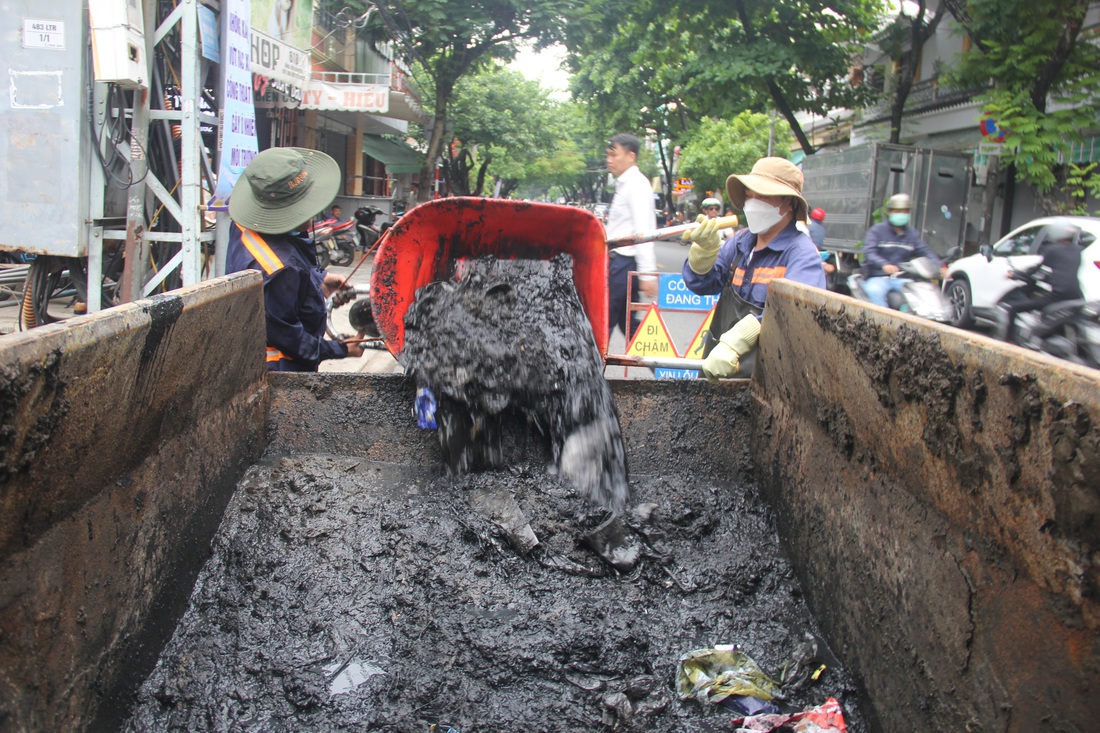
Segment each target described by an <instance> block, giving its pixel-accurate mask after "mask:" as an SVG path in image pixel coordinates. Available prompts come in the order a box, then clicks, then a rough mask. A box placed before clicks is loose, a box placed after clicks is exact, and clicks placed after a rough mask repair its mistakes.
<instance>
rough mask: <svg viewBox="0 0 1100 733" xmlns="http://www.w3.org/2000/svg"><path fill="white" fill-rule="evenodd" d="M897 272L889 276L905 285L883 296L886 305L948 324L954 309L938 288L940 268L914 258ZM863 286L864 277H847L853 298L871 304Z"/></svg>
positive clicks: (923, 259)
mask: <svg viewBox="0 0 1100 733" xmlns="http://www.w3.org/2000/svg"><path fill="white" fill-rule="evenodd" d="M957 251H958V248H957V247H956V248H953V249H952V250H951V252H949V253H948V261H949V260H950V259H951V258H952V257H953V256H954V255H955V254H957ZM898 269H899V272H896V273H894V274H893V275H890V276H889V277H891V278H895V279H901V280H904V281H905V284H904V285H903V286H902V289H901V292H897V291H893V290H892V291H890V292H889V293H887V294H886V302H887V303H888V304H889V306H890V307H891V308H893V309H894V310H898V311H902V312H906V313H912V314H913V315H915V316H920V317H921V318H927V319H929V320H932V321H936V322H938V323H950V322H951V319H952V317H953V316H954V309H953V308H952V307H951V303H950V301H948V300H947V298H946V297H944V294H943V290H942V289H941V287H940V282H939V280H940V268H939V266H938V265H937V264H936V262H935V261H934V260H932V259H931V258H928V257H916V258H914V259H912V260H908V261H907V262H902V263H901V264H899V265H898ZM863 285H864V279H863V275H862V274H860V273H859V272H855V273H853V274H851V275H849V276H848V289H849V290H851V291H852V297H853V298H858V299H859V300H866V301H868V302H870V300H871V299H870V298H869V297H868V296H867V292H866V291H865V290H864V289H863Z"/></svg>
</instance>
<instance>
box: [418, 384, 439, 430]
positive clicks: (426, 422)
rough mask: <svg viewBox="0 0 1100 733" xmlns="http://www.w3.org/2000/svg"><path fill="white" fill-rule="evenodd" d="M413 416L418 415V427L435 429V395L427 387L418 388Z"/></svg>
mask: <svg viewBox="0 0 1100 733" xmlns="http://www.w3.org/2000/svg"><path fill="white" fill-rule="evenodd" d="M413 416H414V417H416V427H418V428H420V429H421V430H435V395H434V394H432V391H431V390H430V389H428V388H427V387H420V388H418V389H417V390H416V399H415V400H414V402H413Z"/></svg>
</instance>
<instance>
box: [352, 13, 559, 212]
mask: <svg viewBox="0 0 1100 733" xmlns="http://www.w3.org/2000/svg"><path fill="white" fill-rule="evenodd" d="M374 5H375V6H376V8H377V9H378V12H377V13H375V14H373V16H372V18H371V23H372V26H371V29H372V34H371V37H372V38H374V39H375V41H376V42H383V41H387V40H390V39H392V40H393V41H394V42H395V43H396V44H397V45H398V47H399V48H400V49H401V50H402V52H403V53H404V54H405V55H406V56H407V57H408V58H409V59H410V60H411V61H412V63H413V69H414V74H415V77H416V80H417V82H418V83H419V84H420V86H421V88H422V89H424V90H425V92H426V93H427V94H428V95H429V96H430V97H431V98H432V100H433V112H434V122H433V124H431V125H430V126H429V128H428V129H429V130H430V132H429V134H427V154H426V156H425V167H424V170H423V171H422V173H421V179H422V180H430V179H431V176H432V173H433V171H434V169H435V166H436V163H437V161H438V160H439V157H440V153H441V152H442V151H443V146H444V144H445V143H446V142H448V141H446V140H445V139H444V130H445V129H447V128H448V108H449V105H450V103H451V100H452V98H453V96H454V93H455V87H456V85H457V84H458V82H459V81H460V80H461V79H462V78H463V77H465V76H467V75H468V74H471V73H474V72H476V71H478V70H479V69H481V68H483V67H484V66H485V65H486V64H488V63H489V61H491V60H492V59H501V60H510V59H512V58H514V57H515V51H516V49H515V46H516V44H517V43H519V42H521V41H528V40H534V41H535V42H536V44H542V45H545V44H548V43H552V42H554V41H555V40H558V39H559V38H561V37H562V34H563V26H564V23H565V19H566V18H567V17H570V15H571V11H572V10H574V9H575V8H578V7H579V6H580V5H581V0H553V1H552V2H551V0H375V1H374ZM427 193H428V192H427V186H421V188H420V196H421V198H422V199H423V198H424V197H426V196H427Z"/></svg>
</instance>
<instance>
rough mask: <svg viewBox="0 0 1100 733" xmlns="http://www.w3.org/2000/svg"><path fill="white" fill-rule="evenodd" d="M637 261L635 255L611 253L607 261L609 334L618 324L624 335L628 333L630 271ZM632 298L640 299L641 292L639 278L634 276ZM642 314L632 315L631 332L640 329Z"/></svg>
mask: <svg viewBox="0 0 1100 733" xmlns="http://www.w3.org/2000/svg"><path fill="white" fill-rule="evenodd" d="M635 267H636V265H635V261H634V258H633V257H624V256H622V255H618V254H615V253H614V252H613V253H611V257H610V258H609V260H608V263H607V336H608V338H610V337H611V334H612V333H614V331H615V327H616V326H618V327H619V328H620V329H622V332H623V334H624V335H626V314H627V311H628V308H627V307H626V305H627V304H626V290H627V282H628V281H629V280H630V271H631V270H633V269H635ZM631 295H632V298H631V300H632V301H633V302H635V303H637V302H639V301H640V296H641V293H640V292H639V291H638V278H637V277H635V278H634V284H633V291H632V293H631ZM641 322H642V314H641V312H639V311H634V312H633V313H632V314H631V316H630V334H631V335H633V334H634V332H636V331H637V330H638V326H639V325H641Z"/></svg>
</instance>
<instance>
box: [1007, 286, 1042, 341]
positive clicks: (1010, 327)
mask: <svg viewBox="0 0 1100 733" xmlns="http://www.w3.org/2000/svg"><path fill="white" fill-rule="evenodd" d="M1054 301H1055V297H1054V296H1053V295H1052V294H1051V293H1047V292H1039V293H1036V292H1034V291H1032V290H1031V289H1030V288H1026V287H1024V288H1016V289H1015V290H1010V291H1008V293H1006V294H1005V296H1004V297H1003V298H1001V302H1000V303H999V305H1000V306H1001V308H1003V309H1004V311H1005V314H1006V323H1005V329H1004V340H1005V341H1008V342H1009V343H1016V317H1017V316H1018V315H1020V314H1021V313H1026V312H1027V311H1033V310H1038V309H1040V308H1045V307H1046V306H1047V305H1049V304H1050V303H1053V302H1054Z"/></svg>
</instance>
